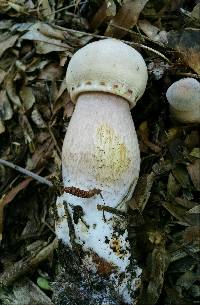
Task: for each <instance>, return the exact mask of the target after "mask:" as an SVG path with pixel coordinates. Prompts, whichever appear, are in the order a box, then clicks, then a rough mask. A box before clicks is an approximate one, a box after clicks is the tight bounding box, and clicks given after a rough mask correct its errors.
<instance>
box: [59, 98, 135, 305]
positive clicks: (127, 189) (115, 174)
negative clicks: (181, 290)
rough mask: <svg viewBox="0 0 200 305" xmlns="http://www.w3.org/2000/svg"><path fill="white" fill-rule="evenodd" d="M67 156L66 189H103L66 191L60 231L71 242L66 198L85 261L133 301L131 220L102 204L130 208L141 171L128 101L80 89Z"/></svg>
mask: <svg viewBox="0 0 200 305" xmlns="http://www.w3.org/2000/svg"><path fill="white" fill-rule="evenodd" d="M62 155H63V160H62V165H63V181H64V186H65V188H67V187H68V188H69V187H74V188H77V189H80V190H85V191H90V190H93V189H97V190H101V193H100V194H99V193H97V194H96V195H94V196H93V197H90V198H81V197H79V196H74V195H72V194H69V193H65V194H64V195H63V196H62V198H60V199H59V201H58V203H57V206H58V213H59V216H60V220H59V221H60V222H59V223H57V226H56V229H57V235H58V237H59V238H61V239H62V240H63V241H64V242H65V243H66V244H68V245H72V243H71V241H70V238H69V235H70V234H66V232H65V233H64V231H63V228H65V229H67V226H68V225H67V223H66V219H65V217H64V215H65V207H64V204H63V202H64V201H66V202H67V203H69V205H68V211H69V214H70V216H71V219H72V222H73V227H74V232H75V239H76V242H77V243H78V244H79V245H81V246H82V250H83V251H84V252H85V257H84V258H83V264H85V266H86V268H91V265H90V264H88V258H89V260H90V262H92V266H93V267H92V268H93V269H94V267H95V269H96V270H97V272H98V273H99V274H100V275H102V274H103V275H104V276H105V275H106V277H110V281H111V282H112V285H113V286H115V289H116V291H117V292H118V293H119V295H121V296H122V297H123V298H124V299H125V300H126V301H127V300H129V301H130V302H131V299H129V298H130V296H129V294H130V292H129V291H128V287H131V289H132V290H134V283H135V281H136V280H137V276H134V278H133V277H131V275H130V273H129V272H128V266H129V265H130V245H129V242H128V233H127V219H126V218H125V217H124V216H123V215H120V214H113V213H111V212H107V211H101V210H99V209H98V205H99V204H102V205H108V206H110V207H112V208H116V209H118V210H121V211H125V210H126V205H125V204H124V203H125V201H127V200H128V199H130V197H131V195H132V193H133V190H134V187H135V184H136V182H137V178H138V175H139V167H140V155H139V148H138V141H137V135H136V132H135V127H134V123H133V120H132V117H131V113H130V107H129V104H128V102H127V101H126V100H125V99H123V98H122V97H119V96H115V95H112V94H109V93H100V92H92V93H84V94H81V95H80V96H79V97H78V100H77V104H76V108H75V111H74V113H73V116H72V119H71V121H70V124H69V127H68V130H67V133H66V136H65V140H64V144H63V152H62ZM79 195H80V196H81V194H79ZM100 195H101V196H100ZM77 207H78V209H77ZM114 271H115V277H113V272H114ZM139 273H140V269H139V268H138V275H139Z"/></svg>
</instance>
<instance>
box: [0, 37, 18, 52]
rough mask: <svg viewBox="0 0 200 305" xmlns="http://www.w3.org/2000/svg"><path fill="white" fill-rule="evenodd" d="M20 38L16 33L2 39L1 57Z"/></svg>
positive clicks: (0, 44) (0, 43)
mask: <svg viewBox="0 0 200 305" xmlns="http://www.w3.org/2000/svg"><path fill="white" fill-rule="evenodd" d="M18 38H19V34H16V35H9V36H8V37H7V38H6V39H5V40H1V41H0V57H1V56H2V55H3V53H4V52H5V51H6V50H7V49H9V48H11V47H13V46H14V44H15V42H16V41H17V39H18Z"/></svg>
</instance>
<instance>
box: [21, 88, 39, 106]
mask: <svg viewBox="0 0 200 305" xmlns="http://www.w3.org/2000/svg"><path fill="white" fill-rule="evenodd" d="M19 94H20V97H21V99H22V102H23V105H24V106H25V108H26V109H27V110H29V109H31V107H32V106H33V104H34V103H35V96H34V94H33V91H32V89H31V87H26V86H23V87H22V88H21V90H20V93H19Z"/></svg>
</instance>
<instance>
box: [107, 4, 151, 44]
mask: <svg viewBox="0 0 200 305" xmlns="http://www.w3.org/2000/svg"><path fill="white" fill-rule="evenodd" d="M147 2H148V0H126V1H124V2H123V4H122V7H121V8H120V9H119V11H118V13H117V14H116V16H115V17H114V18H113V19H112V20H111V22H110V24H109V26H108V27H107V29H106V32H105V35H106V36H111V37H116V38H121V37H123V36H124V35H125V34H126V31H124V30H122V29H119V28H117V26H120V27H123V28H125V29H131V28H132V27H133V26H135V25H136V24H137V21H138V18H139V15H140V13H141V11H142V10H143V8H144V6H145V5H146V3H147ZM115 26H116V27H115Z"/></svg>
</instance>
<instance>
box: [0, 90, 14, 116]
mask: <svg viewBox="0 0 200 305" xmlns="http://www.w3.org/2000/svg"><path fill="white" fill-rule="evenodd" d="M12 116H13V110H12V107H11V105H10V102H9V99H8V97H7V94H6V91H5V90H1V91H0V119H2V120H3V121H6V120H10V119H11V118H12Z"/></svg>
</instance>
